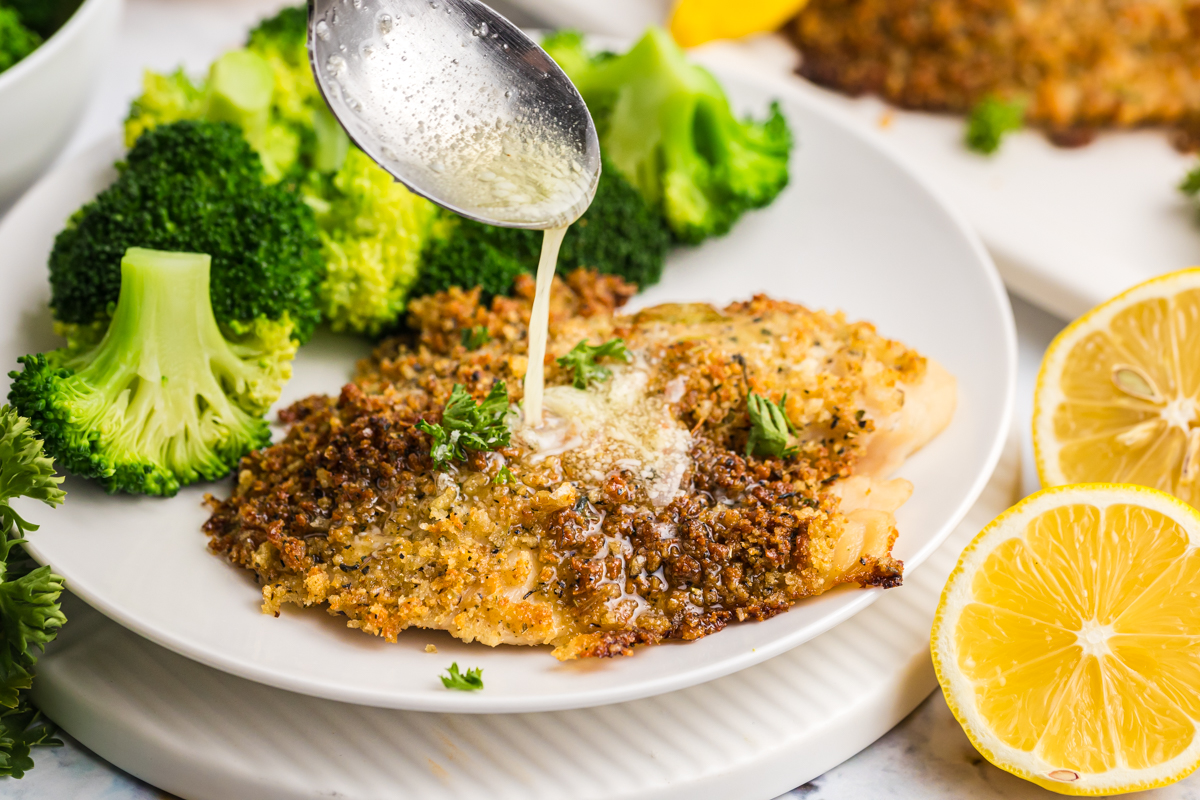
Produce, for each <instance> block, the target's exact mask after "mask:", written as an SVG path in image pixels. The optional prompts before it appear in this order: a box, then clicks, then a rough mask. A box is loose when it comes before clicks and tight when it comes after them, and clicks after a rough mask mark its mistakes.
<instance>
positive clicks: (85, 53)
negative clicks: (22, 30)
mask: <svg viewBox="0 0 1200 800" xmlns="http://www.w3.org/2000/svg"><path fill="white" fill-rule="evenodd" d="M123 2H124V0H84V2H83V5H81V6H80V7H79V8H78V9H77V10H76V11H75V13H74V14H73V15H72V16H71V18H70V19H69V20H67V22H66V24H64V25H63V26H62V27H61V28H59V29H58V30H57V31H56V32H55V33H54V35H53V36H51V37H50V38H49V39H47V40H46V43H45V44H43V45H42V46H41V47H39V48H38V49H37V50H35V51H34V52H33V53H31V54H30V55H29V57H28V58H25V59H22V60H21V61H20V62H19V63H18V64H16V65H15V66H13V67H11V68H10V69H8V70H6V71H5V72H2V73H0V206H3V205H4V204H5V203H6V202H7V201H9V200H12V199H13V198H15V197H16V196H17V195H18V194H20V193H21V192H22V191H24V190H25V189H26V188H27V187H28V186H29V185H30V184H31V183H33V181H34V179H35V178H37V176H38V175H39V174H41V172H42V170H43V169H45V168H46V167H47V166H49V164H50V162H51V161H53V160H54V157H55V156H57V155H58V154H59V152H60V151H61V150H62V149H63V147H64V146H65V145H66V143H67V140H68V139H69V138H70V136H71V133H72V131H74V129H75V125H76V124H77V123H78V122H79V118H80V117H81V116H82V115H83V111H84V108H85V107H86V106H87V100H88V98H89V97H90V95H91V90H92V87H93V86H94V84H95V81H96V78H97V77H98V76H99V75H100V72H101V70H100V68H99V67H100V60H101V59H102V58H103V57H104V56H105V55H106V54H107V52H108V48H109V45H111V44H112V41H113V39H114V38H115V37H116V34H117V24H118V23H119V22H120V19H121V5H122V3H123Z"/></svg>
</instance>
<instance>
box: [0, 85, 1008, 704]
mask: <svg viewBox="0 0 1200 800" xmlns="http://www.w3.org/2000/svg"><path fill="white" fill-rule="evenodd" d="M722 77H723V78H724V79H725V80H726V82H727V87H728V89H729V91H730V94H731V96H732V97H733V98H734V99H735V100H736V102H737V103H738V105H741V106H744V107H745V109H746V110H750V109H756V110H758V111H761V110H762V109H764V108H765V107H766V105H767V103H768V102H769V101H770V100H771V99H772V98H776V97H778V98H781V99H782V100H783V102H784V111H785V113H786V114H787V116H788V117H789V119H790V121H791V124H792V125H793V127H794V129H795V130H796V132H797V133H798V136H799V140H800V146H799V148H798V150H797V152H796V155H795V157H794V162H793V175H794V180H793V184H792V186H791V188H789V189H788V190H787V191H786V192H785V193H784V194H783V195H782V196H781V197H780V198H779V200H778V201H777V202H776V203H775V204H774V205H773V206H771V207H770V208H769V209H767V210H765V211H762V212H759V213H755V214H752V215H750V216H748V217H747V218H746V219H744V220H743V221H742V222H741V224H740V225H739V226H738V227H737V228H736V229H735V231H734V232H733V233H732V234H731V235H730V236H728V237H727V238H725V239H721V240H718V241H714V242H710V243H708V244H706V245H705V246H704V247H702V248H699V249H697V250H693V251H690V252H684V253H679V254H677V255H675V256H674V257H673V258H672V259H671V262H670V264H669V265H668V268H667V271H666V275H665V277H664V279H663V282H662V283H661V284H660V285H658V286H656V287H653V288H652V289H651V290H650V291H648V292H646V294H644V295H642V296H640V297H638V298H637V300H636V304H637V305H644V304H649V303H657V302H663V301H668V300H669V301H689V300H708V301H713V302H715V303H726V302H728V301H730V300H733V299H735V298H745V297H748V296H749V295H751V294H753V293H755V292H770V293H771V294H772V295H774V296H776V297H780V298H785V299H790V300H799V301H804V302H806V303H808V304H810V305H812V306H816V307H827V308H835V307H836V308H843V309H845V310H847V311H848V312H849V314H850V315H851V316H853V317H855V318H864V319H869V320H872V321H874V322H876V323H877V324H878V326H879V328H880V330H881V331H882V332H883V333H885V334H887V335H889V336H893V337H897V338H899V339H901V340H902V341H904V342H906V343H908V344H910V345H912V346H914V347H916V348H918V349H919V350H921V351H922V352H924V353H928V354H929V355H931V356H933V357H935V358H936V359H938V360H939V361H940V362H941V363H942V364H944V365H945V366H946V367H947V368H948V369H949V370H950V371H951V372H952V373H954V374H955V375H956V376H957V377H958V381H959V391H960V402H959V409H958V412H957V415H956V416H955V419H954V422H953V423H952V425H951V427H950V428H949V429H948V430H947V431H946V432H945V433H944V434H942V436H941V437H939V438H938V439H937V440H936V441H935V442H934V443H933V444H932V445H931V446H929V447H928V448H927V449H926V450H924V451H923V452H921V453H919V454H918V455H917V456H916V457H915V458H913V459H912V460H911V461H910V462H909V463H908V464H906V465H905V467H904V470H903V472H902V473H901V474H903V475H904V476H905V477H907V478H909V479H910V480H911V481H912V482H913V483H914V484H915V486H916V492H915V495H914V497H913V499H912V500H911V501H910V502H909V504H908V505H906V506H905V507H904V508H903V509H901V511H900V513H899V515H898V520H899V528H900V531H901V536H900V540H899V542H898V544H897V546H896V553H897V555H898V556H899V557H900V558H903V559H904V560H905V561H906V562H907V563H908V569H909V571H910V572H911V570H912V569H914V568H915V567H916V566H917V565H918V564H920V562H921V561H922V560H924V559H925V557H926V556H927V555H929V554H930V553H931V552H933V550H934V549H935V548H936V547H937V545H938V544H939V543H940V542H941V541H942V540H943V538H944V537H945V536H946V535H947V534H948V533H949V532H950V530H951V529H952V528H953V527H954V525H955V523H956V522H957V521H958V520H959V519H960V518H961V517H962V515H963V514H964V513H965V512H966V510H967V509H968V508H969V507H970V505H971V503H972V502H973V501H974V499H975V497H976V496H977V494H978V493H979V491H980V490H981V489H982V487H983V486H984V484H985V482H986V480H987V478H988V476H989V474H990V473H991V471H992V468H993V466H994V465H995V463H996V460H997V458H998V457H999V453H1000V449H1001V446H1002V443H1003V439H1004V434H1005V430H1006V429H1007V427H1008V421H1009V417H1010V411H1011V407H1012V402H1013V386H1014V376H1015V336H1014V329H1013V323H1012V318H1011V312H1010V309H1009V307H1008V301H1007V297H1006V295H1005V293H1004V289H1003V287H1002V285H1001V283H1000V280H999V277H998V276H997V274H996V272H995V270H994V269H993V267H992V265H991V263H990V261H989V260H988V257H987V255H986V254H985V252H984V250H983V249H982V247H981V246H980V245H979V243H978V241H977V240H976V239H975V238H974V236H973V235H972V234H971V233H970V232H969V230H968V229H967V227H966V226H965V225H964V224H963V223H962V221H961V220H960V219H959V218H957V217H956V216H955V215H954V214H953V213H951V212H949V211H948V210H947V209H946V207H945V206H944V205H943V204H942V203H941V202H940V201H939V200H937V199H936V198H935V197H934V196H933V195H932V194H931V193H930V191H929V190H928V189H926V188H925V187H924V185H923V184H922V183H921V182H920V181H919V180H918V179H917V178H916V177H914V176H913V174H912V173H910V172H909V171H908V170H907V169H905V168H904V167H902V166H901V165H900V164H899V163H897V162H896V161H895V160H894V159H893V158H892V157H890V156H888V155H887V154H886V153H885V152H884V150H883V149H882V148H881V147H880V146H879V145H878V144H877V143H876V142H874V141H873V140H872V138H871V137H870V136H864V135H863V134H861V133H857V132H855V131H854V129H853V128H852V126H850V125H848V124H847V123H846V122H844V121H842V120H839V119H837V118H836V115H831V114H829V113H827V112H825V111H821V110H819V109H818V108H817V107H816V106H814V105H813V104H812V103H811V102H809V101H808V100H807V99H806V98H804V97H803V96H802V95H799V94H797V93H796V92H795V91H794V89H791V88H789V87H788V86H787V85H786V83H785V82H782V81H778V82H772V81H769V80H765V79H763V78H750V77H747V76H746V75H745V74H741V73H737V72H723V73H722ZM119 155H120V152H119V148H118V147H117V144H116V142H115V139H114V140H113V141H112V142H110V143H106V144H102V145H99V146H97V147H95V148H94V149H92V150H90V151H88V152H86V153H85V154H83V155H82V156H80V157H79V158H78V159H77V160H76V161H74V162H73V163H68V164H66V165H64V166H63V167H62V168H61V169H59V170H57V171H55V172H53V173H52V174H51V175H50V176H48V177H47V178H46V179H45V180H43V182H42V183H41V184H40V185H39V186H38V187H36V188H35V189H34V190H33V191H32V192H31V193H30V194H29V195H28V196H26V197H25V199H24V200H23V201H22V202H21V203H20V204H19V205H18V207H17V208H16V209H14V210H13V212H12V213H11V215H10V216H9V217H8V218H7V219H5V221H4V223H3V225H2V226H0V253H3V254H4V256H3V258H4V262H3V269H4V279H5V282H6V283H5V287H6V288H5V291H4V292H3V293H2V294H0V320H5V322H4V324H3V326H2V327H0V363H5V364H11V365H14V366H15V359H16V358H17V357H18V356H19V355H21V354H24V353H29V352H37V351H40V350H44V349H48V348H51V347H54V346H56V342H55V340H54V336H53V334H52V332H51V324H50V317H49V314H48V312H47V310H46V301H47V299H48V295H49V290H48V287H47V284H46V268H45V263H46V254H47V252H48V251H49V249H50V246H51V244H52V241H53V237H54V235H55V233H56V232H57V231H58V230H59V229H60V228H61V226H62V223H63V221H64V220H65V219H66V217H67V216H68V215H69V214H70V213H71V212H72V211H74V210H75V209H76V208H77V207H78V206H79V205H80V204H81V203H83V202H84V201H86V200H87V199H89V198H90V197H92V196H93V195H94V194H95V193H96V192H97V191H98V190H99V189H101V188H102V187H103V186H104V185H105V184H106V183H107V182H108V181H109V180H111V178H112V171H111V169H110V167H109V165H110V164H111V162H112V161H113V160H114V159H115V158H117V157H118V156H119ZM365 351H366V347H365V345H364V344H363V343H361V342H358V341H355V340H351V339H346V338H338V337H334V336H331V335H325V336H318V337H317V339H316V340H314V341H313V342H312V343H311V344H309V345H308V346H306V347H305V348H303V349H302V350H301V352H300V356H299V358H298V360H297V364H296V370H295V378H294V379H293V380H292V382H291V383H290V384H289V385H288V387H287V389H286V391H285V394H284V398H283V400H282V402H284V403H286V402H291V401H293V400H295V399H297V398H300V397H303V396H306V395H308V394H312V393H316V392H336V391H337V390H338V389H339V387H340V386H341V384H342V383H343V382H344V381H345V380H346V379H347V378H348V377H349V375H350V372H351V369H352V366H353V363H354V359H355V358H356V357H357V356H359V355H361V354H363V353H364V352H365ZM66 488H67V491H68V499H67V502H66V504H65V505H64V506H63V507H61V508H60V509H57V510H54V511H51V510H50V509H47V508H45V507H43V506H37V505H36V504H23V505H22V510H23V511H24V512H26V513H27V515H28V517H29V518H30V519H32V520H34V521H37V522H42V523H44V525H43V528H42V530H40V531H38V532H37V533H35V534H34V537H33V551H34V554H35V555H36V556H37V557H38V558H39V559H40V560H42V561H45V562H48V563H51V564H53V565H54V567H55V569H56V570H57V571H58V572H59V573H61V574H62V575H64V576H65V577H66V578H67V582H68V585H69V586H70V587H71V590H72V591H73V592H74V593H76V594H77V595H79V596H80V597H82V598H83V599H84V600H86V601H87V602H88V603H90V604H91V605H93V606H95V607H96V608H97V609H99V610H100V611H102V612H104V613H105V614H107V615H108V616H109V617H111V618H113V619H115V620H116V621H118V622H120V623H121V624H123V625H125V626H127V627H129V628H131V629H133V630H134V631H136V632H138V633H140V634H142V635H143V636H146V637H147V638H149V639H151V640H153V641H155V642H157V643H158V644H161V645H164V646H165V647H167V648H169V649H172V650H175V651H177V652H179V653H182V654H184V655H186V656H189V657H191V658H194V659H196V660H197V661H200V662H203V663H205V664H208V665H210V666H213V667H216V668H218V669H222V670H225V671H228V672H231V673H234V674H236V675H240V676H242V677H245V678H249V679H251V680H256V681H261V682H263V683H267V684H271V685H274V686H278V687H281V688H285V689H291V690H294V691H297V692H303V693H306V694H312V695H319V696H322V697H327V698H330V699H335V700H341V701H346V702H353V703H360V704H366V705H376V706H385V707H394V708H407V709H415V710H427V711H450V712H474V713H483V712H521V711H540V710H550V709H562V708H574V707H583V706H590V705H599V704H604V703H612V702H617V701H621V700H628V699H633V698H638V697H645V696H649V695H654V694H658V693H661V692H666V691H670V690H673V689H679V688H682V687H685V686H689V685H694V684H697V683H700V682H702V681H706V680H710V679H713V678H716V677H719V676H721V675H726V674H729V673H731V672H734V671H736V670H739V669H742V668H745V667H748V666H750V665H752V664H755V663H757V662H760V661H762V660H764V659H766V658H769V657H770V656H772V655H775V654H777V653H781V652H783V651H785V650H788V649H790V648H792V647H795V646H796V645H799V644H801V643H802V642H805V641H807V640H809V639H811V638H812V637H814V636H816V635H817V634H819V633H822V632H823V631H826V630H828V629H830V628H831V627H833V626H834V625H836V624H837V623H839V622H841V621H843V620H845V619H847V618H848V617H850V616H851V615H853V614H854V613H856V612H857V611H860V610H861V609H863V608H865V607H866V606H867V605H869V604H870V603H871V602H872V601H873V600H875V599H876V598H877V597H878V596H879V592H878V591H862V590H847V591H838V592H834V593H831V594H829V595H826V596H824V597H820V598H815V599H813V600H811V601H808V602H804V603H801V604H799V605H798V606H797V607H795V608H794V609H792V610H791V611H790V612H789V613H787V614H783V615H781V616H779V617H776V618H775V619H772V620H770V621H767V622H763V623H756V624H744V625H734V626H731V627H730V628H729V629H727V630H726V631H724V632H722V633H720V634H717V635H715V636H711V637H708V638H706V639H702V640H700V641H698V642H695V643H692V644H688V645H665V646H660V647H654V648H648V649H646V650H644V651H641V652H639V653H638V654H637V655H636V656H634V657H632V658H627V659H617V660H610V661H603V662H599V661H586V662H576V663H568V664H560V663H558V662H557V661H555V660H554V658H553V657H552V656H550V654H549V650H548V649H547V648H539V649H532V648H513V647H501V648H497V649H489V648H487V647H484V646H482V645H466V644H462V643H460V642H457V641H455V640H452V639H451V638H450V637H449V636H448V635H446V634H442V633H434V632H426V631H417V630H411V631H408V632H406V633H405V634H403V635H402V636H401V637H400V642H399V643H398V644H388V643H387V642H385V641H383V640H381V639H377V638H374V637H370V636H367V635H364V634H362V633H359V632H356V631H352V630H348V629H347V628H346V627H345V625H344V623H343V622H342V621H341V620H339V619H335V618H334V617H331V616H329V615H328V614H326V613H325V612H324V611H322V610H319V609H309V610H304V611H301V610H295V609H291V608H289V609H287V610H285V612H284V613H283V615H282V617H281V618H279V619H275V618H272V617H269V616H265V615H263V614H262V613H260V611H259V604H260V602H261V598H260V596H259V591H258V589H257V587H256V585H255V582H254V579H253V577H252V576H251V574H250V573H249V572H246V571H244V570H241V569H238V568H235V567H232V566H230V565H229V564H228V563H226V562H225V561H224V560H222V559H220V558H217V557H215V556H213V555H211V554H209V552H208V551H207V549H206V546H205V545H206V539H205V537H204V535H203V534H202V533H201V532H200V526H201V524H202V523H203V522H204V520H205V518H206V514H205V511H204V509H203V508H202V507H201V498H202V496H203V494H204V492H205V491H213V492H217V493H224V492H227V491H228V490H229V484H228V483H227V482H222V483H219V484H215V485H210V486H203V487H193V488H191V489H188V490H186V491H183V492H181V493H180V494H179V496H177V497H175V498H173V499H170V500H162V499H150V498H131V497H109V496H107V495H105V494H103V492H101V491H99V490H98V489H96V488H95V487H94V486H92V485H89V484H87V483H85V482H82V481H77V480H68V482H67V484H66ZM429 643H435V644H436V645H437V647H438V650H439V652H438V654H437V655H430V654H427V653H426V652H425V646H426V645H427V644H429ZM452 661H457V662H458V663H459V664H460V665H462V666H464V667H467V666H469V667H482V668H483V671H484V678H485V681H486V684H487V689H486V690H485V691H483V692H479V693H474V694H466V693H461V692H447V691H446V690H444V689H443V688H442V686H441V684H440V682H439V681H438V678H437V676H438V673H439V672H441V671H442V670H444V669H445V668H446V667H448V666H449V665H450V663H451V662H452Z"/></svg>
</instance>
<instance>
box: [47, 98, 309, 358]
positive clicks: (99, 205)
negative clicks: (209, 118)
mask: <svg viewBox="0 0 1200 800" xmlns="http://www.w3.org/2000/svg"><path fill="white" fill-rule="evenodd" d="M118 166H119V169H120V175H119V177H118V178H117V181H116V183H114V184H113V185H112V186H110V187H109V188H108V189H106V190H104V191H103V192H102V193H101V194H100V195H99V196H98V197H97V198H96V199H95V200H93V201H92V202H90V203H88V204H87V205H85V206H84V207H83V208H81V209H80V210H79V211H78V212H76V213H75V215H74V216H73V217H72V218H71V220H70V221H69V223H68V224H67V227H66V229H65V230H63V231H62V232H61V233H60V234H59V235H58V238H57V239H56V240H55V243H54V249H53V250H52V251H51V253H50V288H51V299H50V305H51V308H52V309H53V311H54V316H55V319H56V320H57V321H58V322H60V323H66V324H67V325H68V326H72V327H70V329H69V331H68V333H69V335H70V334H75V335H79V336H83V335H84V334H85V331H86V329H87V328H88V327H89V326H92V327H94V326H96V325H97V324H99V326H100V332H103V328H104V326H105V325H106V324H107V322H108V320H109V318H110V317H111V313H112V311H111V309H112V306H113V304H114V303H116V301H117V297H118V295H119V293H120V290H121V259H122V257H123V256H124V254H125V251H126V250H127V249H128V248H130V247H147V248H152V249H157V250H170V251H180V252H193V253H207V254H209V255H211V256H212V259H213V270H212V307H213V311H214V312H215V313H216V318H217V321H218V322H219V323H221V324H222V325H224V326H227V327H230V328H233V327H240V328H245V327H246V326H248V325H253V324H256V322H257V321H259V320H263V321H270V322H273V323H276V324H278V325H282V326H285V327H287V328H288V329H289V331H290V334H291V336H292V337H293V338H295V339H296V340H297V341H298V342H301V343H303V342H305V341H307V340H308V338H309V337H310V336H311V334H312V331H313V328H314V327H315V326H316V324H317V322H318V321H319V320H320V316H321V312H320V307H319V304H318V300H317V287H318V286H319V285H320V283H321V280H322V279H323V277H324V264H323V262H322V258H321V252H320V248H321V243H320V240H319V238H318V235H317V224H316V220H315V218H314V214H313V211H312V209H311V208H309V206H308V205H307V204H306V203H304V201H303V200H301V199H300V198H299V197H297V196H296V194H295V193H293V192H290V191H287V190H286V189H284V188H282V187H279V186H270V185H267V184H266V183H264V182H263V173H262V163H261V161H260V160H259V158H258V157H257V156H256V155H255V153H254V151H253V150H251V149H250V147H249V145H247V143H246V140H245V139H244V138H243V137H242V135H241V133H240V132H239V130H238V129H237V128H235V127H234V126H232V125H229V124H226V123H210V122H177V123H173V124H171V125H164V126H161V127H158V128H155V129H153V130H151V131H149V132H147V133H146V134H144V135H143V136H142V138H141V139H139V140H138V141H137V144H136V145H134V147H133V149H132V150H130V151H129V154H128V156H127V159H126V161H125V162H124V163H123V164H120V165H118Z"/></svg>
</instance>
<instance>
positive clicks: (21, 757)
mask: <svg viewBox="0 0 1200 800" xmlns="http://www.w3.org/2000/svg"><path fill="white" fill-rule="evenodd" d="M62 480H63V479H62V478H61V477H59V476H57V475H55V474H54V461H53V459H51V458H50V457H49V456H47V455H46V454H45V452H44V451H43V450H42V441H41V440H40V439H38V438H37V435H36V433H35V432H34V431H33V429H32V428H31V427H30V425H29V420H27V419H25V418H24V417H21V416H20V415H18V414H17V412H16V411H14V410H13V409H12V408H10V407H8V406H4V407H3V408H0V526H2V527H0V776H11V777H14V778H20V777H21V776H23V775H24V774H25V772H27V771H28V770H30V769H32V768H33V760H32V759H31V758H30V757H29V752H30V748H32V747H37V746H46V745H57V744H61V742H59V741H58V740H57V739H55V738H54V733H55V730H56V729H55V727H54V725H53V724H52V723H50V722H49V721H47V720H45V719H44V718H43V717H42V716H41V713H40V712H39V711H38V710H37V709H35V708H34V707H33V706H32V705H31V704H30V702H29V694H28V690H29V688H30V687H31V686H32V685H33V677H34V666H35V665H36V664H37V654H38V653H40V652H41V651H42V650H44V649H45V647H46V645H47V644H49V643H50V642H51V641H53V640H54V637H55V636H57V635H58V629H59V628H61V627H62V625H63V623H65V622H66V621H67V618H66V616H65V615H64V614H63V613H62V608H61V607H60V605H59V597H60V596H61V595H62V590H63V579H62V578H61V577H59V576H58V575H55V574H54V573H52V572H51V571H50V567H48V566H47V567H39V566H38V565H37V564H36V563H35V562H34V561H33V560H32V559H31V558H29V557H28V555H26V553H25V551H24V550H23V548H22V547H21V546H20V545H22V544H24V543H25V539H24V538H23V536H24V534H25V533H26V532H28V531H33V530H37V526H36V525H34V524H32V523H31V522H28V521H27V520H25V519H23V518H22V517H21V516H20V515H19V514H17V512H16V511H15V510H14V509H13V508H12V506H11V505H10V501H11V500H12V499H13V498H15V497H31V498H33V499H35V500H41V501H42V502H43V503H45V504H46V505H49V506H56V505H58V504H59V503H61V502H62V501H63V497H64V495H65V493H64V492H63V490H62V489H60V488H59V484H60V483H62Z"/></svg>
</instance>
